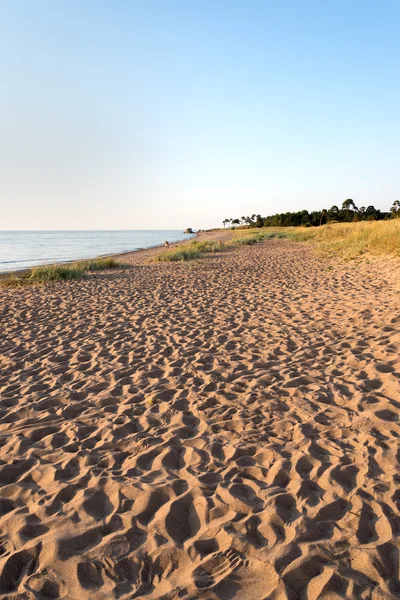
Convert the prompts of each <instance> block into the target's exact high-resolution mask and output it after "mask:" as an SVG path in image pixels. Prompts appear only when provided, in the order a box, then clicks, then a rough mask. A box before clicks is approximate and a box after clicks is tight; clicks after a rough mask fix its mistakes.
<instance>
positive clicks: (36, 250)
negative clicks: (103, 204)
mask: <svg viewBox="0 0 400 600" xmlns="http://www.w3.org/2000/svg"><path fill="white" fill-rule="evenodd" d="M192 237H194V235H190V234H185V233H183V232H182V230H171V229H166V230H161V229H154V230H133V231H0V273H7V272H9V271H17V270H20V269H27V268H30V267H36V266H38V265H48V264H54V263H63V262H69V261H71V260H79V259H82V258H95V257H98V256H108V255H110V254H119V253H122V252H130V251H132V250H140V249H144V248H152V247H154V246H159V245H160V244H163V243H164V242H165V241H166V240H167V241H168V242H178V241H180V240H183V239H190V238H192Z"/></svg>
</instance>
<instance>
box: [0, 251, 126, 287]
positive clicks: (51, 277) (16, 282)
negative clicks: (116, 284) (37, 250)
mask: <svg viewBox="0 0 400 600" xmlns="http://www.w3.org/2000/svg"><path fill="white" fill-rule="evenodd" d="M118 266H120V265H119V263H118V262H117V261H116V260H115V259H114V258H96V259H93V260H84V261H79V262H75V263H71V264H67V265H48V266H42V267H34V268H33V269H30V270H29V271H27V272H25V273H22V274H21V275H10V276H9V277H4V278H1V279H0V284H1V285H2V286H3V287H22V286H25V285H35V284H42V283H51V282H54V281H68V280H73V279H80V278H81V277H84V275H85V274H86V273H88V272H89V271H99V270H100V269H113V268H115V267H118Z"/></svg>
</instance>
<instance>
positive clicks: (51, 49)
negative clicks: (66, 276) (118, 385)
mask: <svg viewBox="0 0 400 600" xmlns="http://www.w3.org/2000/svg"><path fill="white" fill-rule="evenodd" d="M399 17H400V5H399V4H398V3H396V2H392V1H384V2H381V3H379V4H377V3H375V2H370V1H367V2H361V1H358V0H357V1H354V2H351V3H348V2H343V1H340V2H336V3H334V4H331V5H326V4H323V3H320V2H317V1H316V0H314V1H313V0H310V1H309V2H302V3H299V2H294V1H288V2H286V3H285V4H279V5H277V4H276V3H272V2H259V1H252V2H248V3H244V2H237V1H233V2H229V3H228V2H221V1H216V2H215V1H214V2H211V1H205V2H202V3H186V2H183V1H181V0H166V1H165V2H161V1H154V0H153V1H152V0H150V1H149V2H147V3H142V2H135V1H132V2H126V1H123V0H121V1H117V2H113V3H111V2H105V1H102V0H99V1H96V2H95V1H94V0H88V1H87V2H85V3H84V4H82V3H79V2H77V0H71V1H69V2H66V1H65V0H60V1H59V2H57V3H52V2H50V1H49V0H38V1H37V2H35V3H31V2H28V1H27V0H21V1H20V2H18V3H15V2H12V1H10V0H5V1H4V2H2V3H1V6H0V54H1V56H2V59H3V60H2V61H1V63H0V64H1V76H2V84H3V89H2V94H1V96H0V109H1V110H0V168H1V172H0V199H1V207H2V209H1V217H0V230H2V231H40V230H42V231H46V230H53V231H85V230H87V231H90V230H99V231H114V230H115V231H120V230H121V231H124V230H157V229H159V230H163V229H176V230H180V229H184V228H186V227H193V228H196V229H197V228H200V229H206V228H212V227H220V226H222V220H223V219H225V218H228V217H229V218H235V217H239V216H241V215H247V214H249V213H250V214H252V213H261V214H262V215H269V214H274V213H276V212H287V211H294V210H301V209H307V210H310V211H311V210H318V209H321V208H329V207H330V206H332V205H333V204H337V205H341V203H342V202H343V201H344V200H345V199H346V198H352V199H353V200H354V201H355V203H356V204H357V205H358V206H360V205H364V206H368V205H370V204H373V205H374V206H375V207H377V208H380V209H381V210H389V208H390V206H391V204H392V203H393V201H394V200H396V199H398V198H399V196H400V192H399V175H398V170H399V169H398V164H399V161H400V149H399V144H398V139H399V136H400V119H399V116H398V106H397V105H398V98H399V92H400V78H399V70H400V69H399V63H398V57H399V55H400V41H399V37H398V32H397V29H398V23H399Z"/></svg>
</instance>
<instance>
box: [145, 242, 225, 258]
mask: <svg viewBox="0 0 400 600" xmlns="http://www.w3.org/2000/svg"><path fill="white" fill-rule="evenodd" d="M222 249H223V246H222V245H221V246H220V245H218V243H217V242H207V241H204V242H199V241H197V240H194V241H193V242H190V244H184V245H182V246H178V248H171V250H167V251H165V252H161V253H160V254H158V255H157V257H156V260H157V261H161V262H170V261H172V262H175V261H180V260H183V261H187V260H195V259H196V258H201V257H202V256H203V255H204V254H207V253H209V252H218V251H221V250H222Z"/></svg>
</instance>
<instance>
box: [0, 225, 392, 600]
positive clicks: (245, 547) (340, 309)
mask: <svg viewBox="0 0 400 600" xmlns="http://www.w3.org/2000/svg"><path fill="white" fill-rule="evenodd" d="M221 233H222V234H223V235H225V236H226V237H229V235H230V233H229V232H228V231H227V232H219V234H217V233H215V236H217V235H221ZM205 235H206V234H204V236H205ZM157 252H160V249H152V250H146V251H143V252H136V253H131V254H130V255H124V262H126V263H127V264H129V265H130V268H122V269H117V270H115V271H104V272H100V273H93V274H91V275H90V276H88V277H87V278H86V279H83V280H80V281H68V282H61V283H58V284H54V285H51V286H42V287H27V288H21V289H2V290H0V294H1V295H0V318H1V333H0V337H1V351H2V374H1V379H0V386H1V387H0V389H1V399H0V415H1V419H0V439H1V446H0V598H8V599H11V598H13V599H17V598H18V599H20V598H21V599H29V600H30V599H32V600H33V599H42V600H45V599H47V598H66V599H69V600H76V599H79V600H84V599H89V598H90V599H96V600H97V599H110V598H121V599H128V598H129V599H133V598H159V599H165V600H167V599H175V598H183V599H188V600H189V599H190V600H194V599H197V598H204V599H205V600H215V599H226V600H228V599H233V598H235V599H236V598H237V599H246V600H263V599H271V600H281V599H288V600H297V599H299V600H301V599H309V600H317V599H326V600H333V599H338V598H349V599H350V598H357V599H358V598H362V599H369V598H371V599H373V600H375V599H376V600H378V599H394V598H398V597H399V594H400V583H399V562H400V561H399V547H400V544H399V533H400V516H399V509H400V476H399V463H400V450H399V439H400V427H399V408H400V394H399V382H400V376H399V372H400V357H399V349H400V332H399V329H400V319H399V305H400V302H399V300H400V289H399V286H398V285H396V280H397V281H399V279H397V277H398V271H396V269H397V267H396V265H395V263H391V262H390V261H382V262H381V263H379V262H376V261H375V262H371V263H368V262H363V263H360V264H356V263H354V262H351V263H339V264H337V263H334V262H332V261H331V260H330V259H324V260H323V259H321V257H318V256H316V255H315V254H314V253H313V251H312V249H311V248H310V247H309V246H306V245H302V244H295V243H292V242H288V241H286V240H267V241H264V242H262V243H259V244H257V245H254V246H243V247H240V248H237V247H236V248H231V249H229V250H227V251H225V252H220V253H216V254H214V255H208V256H206V257H205V258H204V259H202V260H200V261H195V262H188V263H149V259H151V258H152V257H153V256H154V254H155V253H157Z"/></svg>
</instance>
